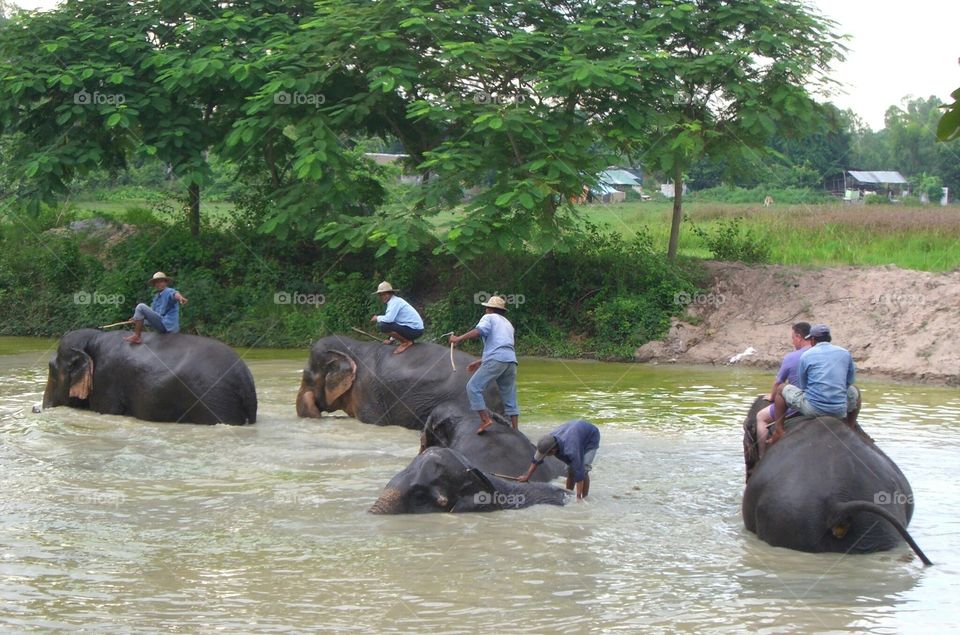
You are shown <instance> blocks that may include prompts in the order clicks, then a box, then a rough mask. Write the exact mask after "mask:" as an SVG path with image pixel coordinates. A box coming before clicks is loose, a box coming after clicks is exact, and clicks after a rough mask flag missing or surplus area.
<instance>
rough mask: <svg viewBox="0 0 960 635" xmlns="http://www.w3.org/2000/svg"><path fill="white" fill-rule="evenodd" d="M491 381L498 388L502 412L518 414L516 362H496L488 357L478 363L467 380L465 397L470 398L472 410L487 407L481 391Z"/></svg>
mask: <svg viewBox="0 0 960 635" xmlns="http://www.w3.org/2000/svg"><path fill="white" fill-rule="evenodd" d="M492 382H497V388H499V389H500V398H501V399H502V400H503V411H504V413H506V415H507V416H508V417H512V416H519V415H520V406H518V405H517V363H516V362H498V361H495V360H492V359H490V360H487V361H485V362H483V363H482V364H480V368H478V369H477V372H475V373H474V374H473V377H471V378H470V381H468V382H467V397H468V398H469V399H470V408H471V409H472V410H486V409H487V404H486V402H485V401H484V400H483V391H484V390H486V388H487V386H489V385H490V384H491V383H492Z"/></svg>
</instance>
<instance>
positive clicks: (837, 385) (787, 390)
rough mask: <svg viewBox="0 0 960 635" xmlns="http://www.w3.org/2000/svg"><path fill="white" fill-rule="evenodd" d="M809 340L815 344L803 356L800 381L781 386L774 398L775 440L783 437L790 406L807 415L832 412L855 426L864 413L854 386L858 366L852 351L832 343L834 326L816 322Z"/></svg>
mask: <svg viewBox="0 0 960 635" xmlns="http://www.w3.org/2000/svg"><path fill="white" fill-rule="evenodd" d="M807 339H808V340H810V341H811V342H813V347H811V348H810V349H808V350H806V351H804V353H803V354H802V355H801V356H800V365H799V367H798V371H797V384H796V385H795V386H794V385H791V384H787V385H784V386H782V387H781V388H780V390H779V391H778V392H777V394H776V396H775V399H774V414H775V415H776V430H775V431H774V433H773V438H772V439H771V440H770V442H771V443H774V442H775V441H777V439H779V438H780V437H781V436H783V419H784V415H785V414H786V408H787V406H791V407H793V408H796V409H797V410H799V411H800V413H801V414H805V415H812V416H817V415H829V416H831V417H837V418H838V419H844V420H845V421H846V422H847V425H849V426H850V427H851V428H854V429H855V430H856V429H858V428H859V426H857V414H858V413H859V412H860V391H859V390H858V389H857V387H856V386H854V385H853V382H854V380H855V379H856V369H855V368H854V364H853V356H852V355H850V351H848V350H847V349H845V348H842V347H840V346H836V345H834V344H832V343H831V336H830V327H828V326H827V325H826V324H815V325H813V326H812V327H811V328H810V334H809V335H808V336H807Z"/></svg>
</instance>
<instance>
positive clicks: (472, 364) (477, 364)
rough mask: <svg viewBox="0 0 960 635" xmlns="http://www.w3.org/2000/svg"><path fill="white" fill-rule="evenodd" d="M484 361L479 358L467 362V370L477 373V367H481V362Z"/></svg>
mask: <svg viewBox="0 0 960 635" xmlns="http://www.w3.org/2000/svg"><path fill="white" fill-rule="evenodd" d="M482 363H483V362H482V361H481V360H479V359H478V360H476V361H472V362H470V363H469V364H467V372H469V373H475V372H477V369H479V368H480V364H482Z"/></svg>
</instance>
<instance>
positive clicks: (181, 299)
mask: <svg viewBox="0 0 960 635" xmlns="http://www.w3.org/2000/svg"><path fill="white" fill-rule="evenodd" d="M173 299H174V300H176V301H177V302H179V303H180V304H186V303H187V299H186V298H185V297H183V296H182V295H180V292H179V291H178V292H177V294H176V295H175V296H173Z"/></svg>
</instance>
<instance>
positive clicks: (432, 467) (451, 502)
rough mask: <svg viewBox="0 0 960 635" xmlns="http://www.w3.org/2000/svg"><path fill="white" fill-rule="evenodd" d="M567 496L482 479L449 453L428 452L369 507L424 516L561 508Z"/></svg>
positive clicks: (534, 486)
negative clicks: (428, 514) (437, 513)
mask: <svg viewBox="0 0 960 635" xmlns="http://www.w3.org/2000/svg"><path fill="white" fill-rule="evenodd" d="M565 501H566V493H565V492H564V491H563V490H562V489H560V488H558V487H554V486H552V485H547V484H544V483H527V484H525V485H518V484H516V483H512V482H509V481H506V480H504V479H501V478H498V477H496V476H493V475H489V474H486V473H484V472H482V471H481V470H479V469H477V468H475V467H473V466H471V465H470V464H469V463H468V462H467V459H466V458H465V457H464V456H463V455H462V454H460V453H459V452H456V451H455V450H451V449H449V448H439V447H431V448H427V449H426V450H424V451H423V452H421V453H420V454H419V455H418V456H417V457H416V458H415V459H414V460H413V461H412V462H411V463H410V465H408V466H407V467H406V468H404V469H403V471H401V472H400V473H399V474H397V475H396V476H394V477H393V478H392V479H390V482H389V483H387V486H386V487H385V488H384V490H383V492H382V493H381V494H380V497H379V498H378V499H377V501H376V502H375V503H374V504H373V507H371V508H370V511H371V512H372V513H374V514H424V513H430V512H476V511H495V510H499V509H520V508H522V507H529V506H530V505H536V504H550V505H563V504H564V502H565Z"/></svg>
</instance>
